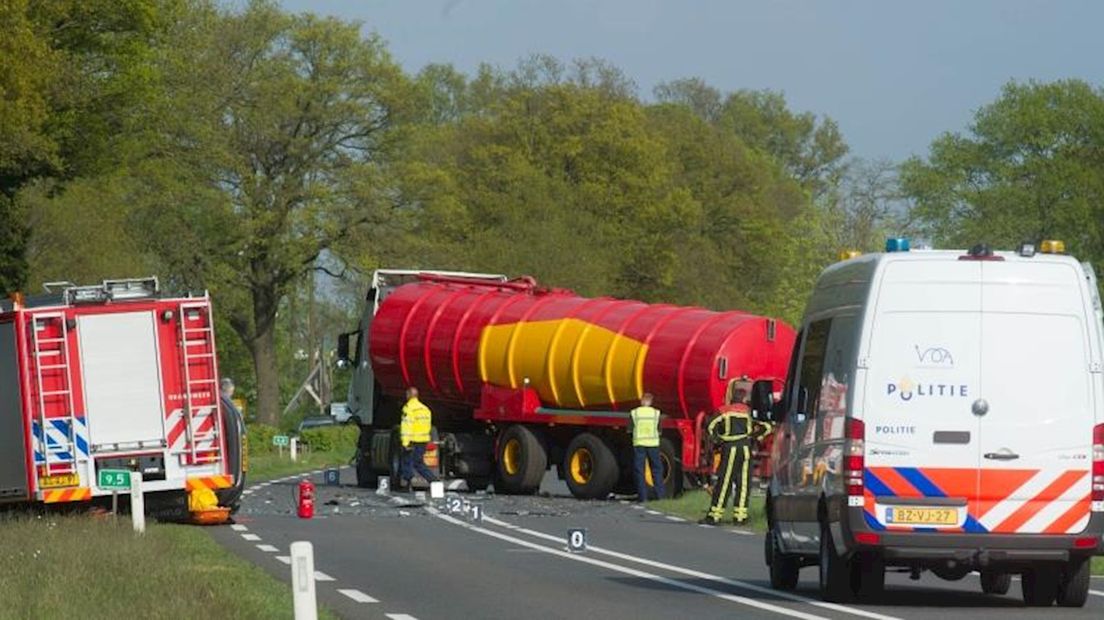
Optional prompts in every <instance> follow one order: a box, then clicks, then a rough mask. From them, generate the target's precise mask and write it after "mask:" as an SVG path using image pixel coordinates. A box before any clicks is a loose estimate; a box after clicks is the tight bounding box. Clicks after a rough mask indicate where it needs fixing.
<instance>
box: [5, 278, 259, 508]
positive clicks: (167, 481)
mask: <svg viewBox="0 0 1104 620" xmlns="http://www.w3.org/2000/svg"><path fill="white" fill-rule="evenodd" d="M46 290H47V293H46V294H44V295H36V296H26V297H25V296H23V295H22V294H19V293H16V294H13V295H12V296H11V297H10V299H8V300H4V301H0V503H4V504H10V503H24V504H58V503H62V502H94V501H96V500H97V499H98V498H104V497H109V496H111V494H112V492H111V491H110V490H107V489H101V488H98V487H97V479H98V472H99V471H101V470H105V469H113V470H118V469H124V470H130V471H136V472H140V473H141V474H142V479H143V483H142V488H143V489H144V490H145V492H146V505H147V508H148V510H149V512H150V514H151V515H153V516H157V517H160V518H185V517H187V516H188V512H187V506H188V503H187V494H188V492H191V491H197V490H198V489H201V488H204V487H206V488H208V489H211V490H214V492H215V493H216V495H217V496H218V499H219V501H220V504H222V505H223V506H225V507H233V506H235V505H236V503H237V501H238V499H239V497H240V493H241V489H242V484H243V482H244V475H243V472H242V467H241V465H242V436H243V431H244V428H243V426H242V424H241V420H240V418H239V416H236V415H232V414H231V413H229V412H227V411H223V408H222V407H220V399H219V374H218V359H217V356H216V349H215V331H214V321H213V317H212V313H211V301H210V299H209V298H208V296H207V295H206V293H205V294H204V295H202V296H186V297H165V296H162V295H161V291H160V287H159V285H158V281H157V279H156V278H142V279H126V280H107V281H104V282H103V283H101V284H99V285H93V286H76V285H72V284H70V283H54V284H49V285H47V287H46Z"/></svg>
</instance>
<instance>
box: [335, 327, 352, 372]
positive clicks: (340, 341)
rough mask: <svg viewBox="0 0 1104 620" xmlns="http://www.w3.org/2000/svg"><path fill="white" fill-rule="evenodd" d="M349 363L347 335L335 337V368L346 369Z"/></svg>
mask: <svg viewBox="0 0 1104 620" xmlns="http://www.w3.org/2000/svg"><path fill="white" fill-rule="evenodd" d="M350 365H351V364H350V363H349V334H340V335H338V337H337V367H338V368H348V367H349V366H350Z"/></svg>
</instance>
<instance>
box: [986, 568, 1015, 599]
mask: <svg viewBox="0 0 1104 620" xmlns="http://www.w3.org/2000/svg"><path fill="white" fill-rule="evenodd" d="M1011 587H1012V574H1011V573H998V572H994V571H988V570H984V571H981V591H982V592H984V593H985V594H1008V590H1009V589H1010V588H1011Z"/></svg>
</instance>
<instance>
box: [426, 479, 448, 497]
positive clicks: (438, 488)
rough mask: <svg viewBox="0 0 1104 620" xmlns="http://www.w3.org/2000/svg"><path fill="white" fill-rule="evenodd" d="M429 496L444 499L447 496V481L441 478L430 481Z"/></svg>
mask: <svg viewBox="0 0 1104 620" xmlns="http://www.w3.org/2000/svg"><path fill="white" fill-rule="evenodd" d="M429 496H430V497H431V498H432V499H444V497H445V483H444V482H441V481H440V480H434V481H433V482H430V483H429Z"/></svg>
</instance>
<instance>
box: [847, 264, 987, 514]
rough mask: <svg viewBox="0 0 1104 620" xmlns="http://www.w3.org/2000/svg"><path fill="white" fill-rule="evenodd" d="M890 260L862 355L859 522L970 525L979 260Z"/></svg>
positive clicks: (975, 465) (975, 450) (973, 488)
mask: <svg viewBox="0 0 1104 620" xmlns="http://www.w3.org/2000/svg"><path fill="white" fill-rule="evenodd" d="M955 258H956V257H954V256H948V255H946V254H937V253H934V252H933V253H931V255H928V256H923V257H921V256H915V255H914V256H911V257H901V258H889V259H887V262H886V264H885V265H884V267H883V268H882V275H881V277H880V279H879V282H878V287H877V289H876V293H875V294H876V296H877V297H876V299H874V300H872V302H873V304H874V305H873V311H872V318H871V319H870V320H869V321H868V328H867V329H868V334H869V337H868V338H867V339H866V342H868V343H869V344H868V345H867V347H866V355H865V358H864V357H863V356H860V360H859V364H860V369H862V368H865V375H866V377H865V389H864V391H863V401H862V403H863V406H862V409H861V416H862V420H863V423H864V427H865V440H866V454H865V467H866V472H865V476H864V482H865V498H864V510H865V519H866V522H867V524H868V526H870V527H871V528H873V529H875V530H883V529H886V530H894V531H902V530H903V531H932V532H940V531H944V532H950V531H958V532H960V531H963V530H964V529H965V530H970V529H976V527H975V524H974V523H973V521H972V519H971V517H970V512H971V510H970V509H971V507H972V506H973V505H974V503H975V500H976V497H977V484H978V476H977V468H978V458H979V457H978V428H979V427H978V420H977V418H976V417H975V416H974V415H972V414H971V412H970V403H971V402H972V401H973V399H975V398H976V397H977V389H978V381H979V368H980V362H981V360H980V354H979V342H978V334H979V328H980V323H981V295H980V281H981V266H980V265H979V264H978V263H976V262H970V261H958V260H955Z"/></svg>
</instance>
